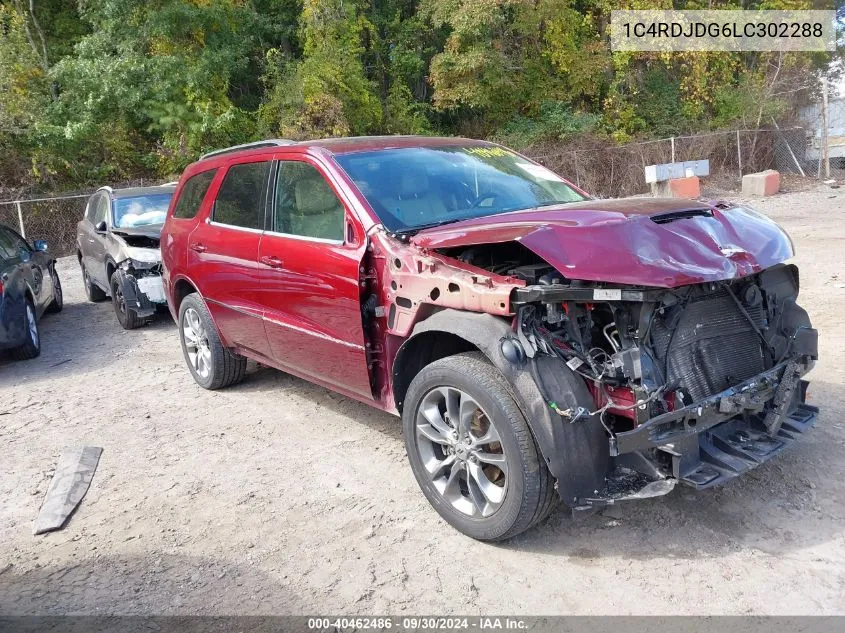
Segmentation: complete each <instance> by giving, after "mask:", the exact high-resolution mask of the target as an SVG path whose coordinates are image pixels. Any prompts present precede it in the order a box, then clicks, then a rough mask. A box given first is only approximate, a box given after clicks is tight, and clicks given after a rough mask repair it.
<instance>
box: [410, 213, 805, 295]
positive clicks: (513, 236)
mask: <svg viewBox="0 0 845 633" xmlns="http://www.w3.org/2000/svg"><path fill="white" fill-rule="evenodd" d="M724 206H725V205H722V204H720V205H719V207H716V206H711V205H708V204H705V203H701V202H696V201H693V200H677V199H666V198H623V199H618V200H588V201H585V202H579V203H575V204H566V205H559V206H556V207H545V208H542V209H533V210H526V211H516V212H512V213H506V214H502V215H496V216H488V217H485V218H476V219H473V220H465V221H462V222H456V223H454V224H448V225H445V226H442V227H435V228H431V229H426V230H423V231H420V232H419V233H417V234H416V235H415V236H414V237H413V238H411V242H412V243H414V244H416V245H417V246H420V247H422V248H451V247H457V246H472V245H475V244H492V243H499V242H509V241H516V242H519V243H521V244H522V245H523V246H525V247H526V248H528V249H530V250H531V251H533V252H534V253H536V254H537V255H539V256H540V257H542V258H543V259H544V260H545V261H547V262H548V263H549V264H550V265H552V266H554V267H555V268H556V269H557V270H558V271H559V272H560V273H562V274H563V275H564V276H566V277H567V278H569V279H580V280H585V281H606V282H611V283H618V284H630V285H637V286H651V287H661V288H672V287H676V286H682V285H687V284H693V283H702V282H707V281H720V280H724V279H733V278H737V277H744V276H747V275H751V274H754V273H757V272H759V271H761V270H763V269H765V268H769V267H770V266H774V265H775V264H778V263H781V262H783V261H785V260H787V259H789V258H790V257H792V255H793V254H794V251H793V248H792V242H791V240H790V239H789V237H788V236H787V235H786V233H785V232H784V231H783V229H782V228H781V227H780V226H778V225H777V224H776V223H775V222H773V221H772V220H770V219H769V218H767V217H765V216H763V215H761V214H760V213H758V212H756V211H754V210H752V209H749V208H747V207H741V206H733V207H727V208H724Z"/></svg>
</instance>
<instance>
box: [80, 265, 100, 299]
mask: <svg viewBox="0 0 845 633" xmlns="http://www.w3.org/2000/svg"><path fill="white" fill-rule="evenodd" d="M80 266H82V283H83V284H84V285H85V296H86V297H88V301H92V302H94V303H99V302H100V301H105V300H106V293H105V292H103V290H102V289H101V288H100V287H99V286H98V285H97V284H95V283H94V280H93V279H91V275H90V274H89V273H88V269H87V268H85V264H80Z"/></svg>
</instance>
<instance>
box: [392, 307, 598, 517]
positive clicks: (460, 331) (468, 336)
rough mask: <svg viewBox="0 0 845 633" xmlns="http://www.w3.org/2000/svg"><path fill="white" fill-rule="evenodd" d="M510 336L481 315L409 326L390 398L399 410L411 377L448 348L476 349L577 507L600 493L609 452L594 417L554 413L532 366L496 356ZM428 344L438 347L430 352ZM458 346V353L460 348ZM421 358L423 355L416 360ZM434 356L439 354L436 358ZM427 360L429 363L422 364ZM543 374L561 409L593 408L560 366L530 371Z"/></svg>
mask: <svg viewBox="0 0 845 633" xmlns="http://www.w3.org/2000/svg"><path fill="white" fill-rule="evenodd" d="M512 335H513V330H512V328H511V324H510V322H509V321H508V320H506V319H504V318H502V317H497V316H494V315H491V314H486V313H477V312H465V311H461V310H454V309H445V310H441V311H439V312H436V313H435V314H433V315H432V316H430V317H428V318H427V319H425V320H424V321H420V322H419V323H417V325H416V326H415V327H414V329H413V331H412V333H411V336H410V337H409V338H408V339H407V340H406V341H405V342H404V343H403V344H402V346H401V347H400V348H399V351H398V352H397V353H396V357H395V359H394V362H393V370H392V377H393V395H394V401H395V403H396V407H397V409H399V411H400V413H401V411H402V405H403V401H404V399H405V396H406V394H407V390H408V386H409V385H410V384H411V381H412V380H413V379H414V376H416V374H417V373H418V372H419V371H420V370H422V368H423V367H425V366H426V365H427V364H429V363H430V362H433V361H434V360H438V359H439V358H443V357H445V356H449V355H451V354H446V353H441V352H444V351H446V350H448V349H449V345H450V344H451V345H452V346H453V349H455V351H454V352H453V353H454V354H457V353H461V352H464V351H470V350H478V351H479V352H481V353H482V354H484V356H485V357H486V358H487V359H488V360H489V361H490V362H491V363H492V364H493V366H495V367H496V368H497V369H498V370H499V371H500V372H501V373H502V375H503V376H504V378H505V381H506V382H507V384H508V385H509V387H510V393H511V396H512V397H513V398H514V400H515V402H516V404H517V406H518V407H519V409H520V410H521V411H522V414H523V415H524V416H525V419H526V421H527V422H528V426H529V428H530V429H531V432H532V434H533V435H534V439H535V441H536V442H537V446H538V448H539V451H540V455H541V456H542V458H543V460H544V461H545V463H546V466H547V467H548V469H549V471H550V472H551V473H552V475H553V476H554V477H555V478H556V479H557V480H558V486H559V488H558V491H559V493H560V496H561V498H562V499H563V501H564V502H566V503H567V504H569V505H578V504H579V502H580V501H579V500H580V499H583V498H584V497H586V496H589V495H591V494H593V492H594V491H595V490H596V489H598V488H601V484H602V482H603V479H604V476H605V474H606V473H607V469H608V463H609V448H608V442H607V438H606V436H605V433H604V429H603V427H602V426H601V422H600V421H599V420H598V416H592V417H590V418H587V419H584V420H581V421H579V422H577V423H575V424H571V423H569V422H567V421H565V420H564V419H563V418H561V417H560V415H558V414H557V413H555V412H553V411H552V409H551V408H550V407H549V405H548V403H547V402H546V400H545V398H544V397H543V395H542V393H541V391H540V388H539V387H538V386H537V382H536V380H535V378H534V375H533V374H532V361H531V360H528V361H527V362H525V363H523V364H521V365H515V364H512V363H511V362H509V361H508V360H507V359H506V358H505V357H504V355H503V354H502V351H501V342H502V340H503V339H505V338H509V337H511V336H512ZM427 343H436V344H437V345H439V346H440V347H437V348H434V349H429V348H426V347H425V346H426V344H427ZM462 347H463V348H462ZM420 353H422V355H420ZM438 354H439V355H438ZM427 357H428V359H427ZM537 367H539V371H540V372H542V374H543V376H544V378H543V382H544V385H543V386H544V389H545V391H546V393H547V394H548V395H549V396H550V397H552V398H554V400H555V402H556V403H557V404H559V405H560V406H561V407H564V408H565V407H577V406H581V407H584V408H586V409H588V410H592V408H593V404H594V402H593V400H592V397H591V395H590V392H589V390H588V389H587V385H586V384H585V383H584V381H583V380H582V379H581V378H580V377H578V376H577V375H576V374H575V373H574V372H573V371H572V370H571V369H569V368H568V367H567V366H566V364H565V363H563V362H562V361H559V360H558V359H556V358H553V357H550V356H548V357H545V358H544V360H543V363H542V365H540V364H537V365H535V369H534V371H538V370H537V369H536V368H537Z"/></svg>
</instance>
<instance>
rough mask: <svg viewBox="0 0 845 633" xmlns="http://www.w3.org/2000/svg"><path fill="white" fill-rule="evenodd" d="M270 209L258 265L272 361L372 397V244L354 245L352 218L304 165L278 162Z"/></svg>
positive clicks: (319, 176)
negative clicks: (365, 311) (368, 305)
mask: <svg viewBox="0 0 845 633" xmlns="http://www.w3.org/2000/svg"><path fill="white" fill-rule="evenodd" d="M271 207H272V209H273V210H274V213H273V215H272V218H271V224H270V226H269V229H270V230H268V231H267V232H265V234H264V236H263V237H262V238H261V245H260V248H259V257H258V261H259V266H260V269H261V302H262V303H263V305H264V307H265V321H264V322H265V327H266V330H267V337H268V339H269V341H270V349H271V350H272V352H273V357H274V358H275V360H276V362H277V363H278V364H279V365H281V366H283V367H286V368H288V369H289V370H291V372H293V373H297V374H300V375H302V376H305V377H311V378H314V379H316V380H318V381H322V382H324V383H327V384H330V385H332V386H334V387H336V388H338V389H339V390H345V391H349V392H353V393H355V394H358V395H361V396H364V397H367V398H372V389H371V387H370V377H369V371H368V368H367V356H366V353H365V348H364V331H363V323H362V319H361V288H360V274H359V269H360V265H361V260H362V258H363V255H364V248H365V244H364V243H363V240H357V239H350V231H348V229H347V227H348V223H349V222H351V221H352V219H351V216H350V214H349V213H348V212H347V211H346V209H345V208H344V205H343V204H342V203H341V201H340V200H339V199H338V196H337V195H336V193H335V191H334V190H333V188H332V186H331V185H330V184H329V182H328V181H327V180H326V178H325V177H324V175H323V174H322V173H321V171H320V170H319V169H318V168H317V167H316V166H315V165H314V164H312V163H310V162H306V161H304V160H282V161H280V162H279V163H278V169H277V175H276V183H275V192H274V195H273V200H272V205H271ZM357 241H360V242H361V243H356V242H357Z"/></svg>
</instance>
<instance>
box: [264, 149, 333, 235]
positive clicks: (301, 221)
mask: <svg viewBox="0 0 845 633" xmlns="http://www.w3.org/2000/svg"><path fill="white" fill-rule="evenodd" d="M344 218H345V213H344V209H343V205H342V204H341V202H340V200H338V199H337V196H336V195H335V193H334V191H333V190H332V188H331V186H330V185H329V183H328V182H326V179H325V178H323V176H322V174H320V172H319V171H317V169H316V168H315V167H314V166H313V165H310V164H308V163H304V162H300V161H281V162H280V163H279V176H278V179H277V180H276V213H275V217H274V218H273V230H274V231H275V232H276V233H287V234H288V235H300V236H302V237H316V238H320V239H324V240H337V241H341V242H342V241H343V233H344Z"/></svg>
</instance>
